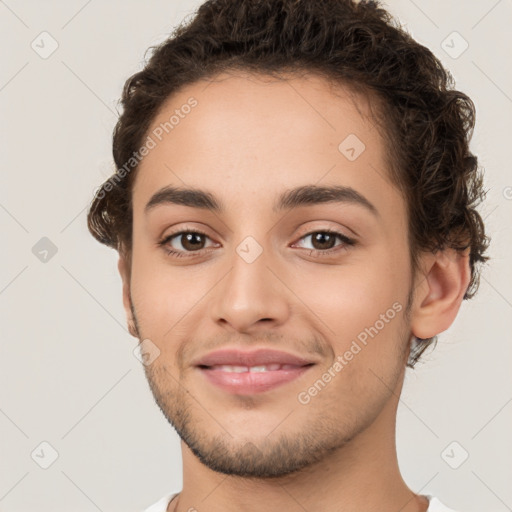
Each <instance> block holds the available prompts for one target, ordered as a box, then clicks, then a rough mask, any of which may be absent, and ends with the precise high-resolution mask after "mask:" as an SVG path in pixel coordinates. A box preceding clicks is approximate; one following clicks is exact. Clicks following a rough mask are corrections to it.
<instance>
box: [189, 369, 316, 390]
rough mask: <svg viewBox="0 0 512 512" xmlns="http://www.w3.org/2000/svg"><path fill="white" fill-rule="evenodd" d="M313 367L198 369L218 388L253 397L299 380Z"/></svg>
mask: <svg viewBox="0 0 512 512" xmlns="http://www.w3.org/2000/svg"><path fill="white" fill-rule="evenodd" d="M312 366H313V365H310V366H298V367H297V368H294V369H287V370H274V371H268V372H242V373H236V372H226V371H222V370H212V369H207V368H198V369H199V371H200V372H201V373H202V374H203V375H204V376H205V378H206V379H208V381H209V382H211V383H212V384H215V385H216V386H217V387H219V388H221V389H223V390H224V391H227V392H228V393H233V394H237V395H252V394H255V393H263V392H265V391H270V390H271V389H275V388H277V387H278V386H281V385H283V384H286V383H287V382H291V381H292V380H295V379H297V378H298V377H300V376H301V375H302V374H303V373H305V372H307V371H308V370H309V369H310V368H311V367H312Z"/></svg>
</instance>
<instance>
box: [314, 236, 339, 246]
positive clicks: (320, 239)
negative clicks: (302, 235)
mask: <svg viewBox="0 0 512 512" xmlns="http://www.w3.org/2000/svg"><path fill="white" fill-rule="evenodd" d="M334 240H335V238H334V236H332V235H331V234H329V233H322V232H321V233H316V235H315V236H313V245H315V247H316V248H318V249H332V247H334V245H333V244H332V242H334ZM317 243H320V247H317V246H316V244H317ZM325 245H327V246H325Z"/></svg>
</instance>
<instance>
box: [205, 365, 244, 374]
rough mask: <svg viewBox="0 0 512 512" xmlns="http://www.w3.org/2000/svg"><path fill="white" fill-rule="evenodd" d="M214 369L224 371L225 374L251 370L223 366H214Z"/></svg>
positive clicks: (241, 367) (242, 367)
mask: <svg viewBox="0 0 512 512" xmlns="http://www.w3.org/2000/svg"><path fill="white" fill-rule="evenodd" d="M214 368H217V369H218V370H222V371H223V372H233V373H243V372H248V371H249V368H248V367H247V366H231V365H227V364H224V365H221V366H214Z"/></svg>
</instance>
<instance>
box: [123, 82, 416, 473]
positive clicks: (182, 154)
mask: <svg viewBox="0 0 512 512" xmlns="http://www.w3.org/2000/svg"><path fill="white" fill-rule="evenodd" d="M190 97H193V98H195V100H196V101H197V105H196V106H195V107H193V108H191V109H189V108H185V109H183V108H182V107H183V105H186V104H187V101H188V100H189V98H190ZM354 101H357V106H356V105H355V104H354ZM176 110H178V111H179V112H180V113H181V115H179V116H178V117H175V118H174V122H175V125H174V128H172V130H169V128H167V129H168V131H169V133H168V134H166V133H165V130H164V131H163V133H162V128H161V123H165V122H168V121H169V119H170V118H171V116H173V114H176V112H175V111H176ZM184 112H189V113H188V114H185V113H184ZM368 115H369V110H368V106H367V104H366V102H365V101H364V100H363V99H362V98H360V97H359V96H354V95H350V94H349V93H348V91H346V90H344V89H342V88H339V89H337V94H333V93H332V91H331V89H330V88H329V86H328V84H327V83H326V82H324V81H323V80H322V79H320V78H316V77H309V78H293V79H290V80H289V81H288V82H287V81H276V80H274V81H268V80H267V81H261V80H259V79H257V78H256V77H255V76H252V77H251V78H249V77H248V76H233V75H224V76H223V79H222V80H220V81H215V82H213V83H211V84H209V85H208V87H205V83H197V84H193V85H191V86H187V87H186V88H184V89H182V91H180V93H179V94H176V95H175V96H173V97H172V98H171V99H170V100H169V101H168V102H167V104H166V105H164V108H163V109H162V110H161V111H160V112H159V114H158V116H157V117H156V118H155V119H154V121H153V124H152V126H151V128H150V130H149V132H148V134H149V135H150V136H151V137H152V139H153V140H154V141H155V142H156V146H155V147H154V148H153V149H151V150H150V152H149V154H148V155H147V156H146V157H145V158H144V160H143V161H142V163H141V164H140V167H139V169H138V171H137V172H138V175H137V179H136V182H135V186H134V190H133V215H134V224H133V253H132V267H131V279H130V282H129V285H130V293H129V295H127V294H126V293H125V305H126V303H127V301H128V302H129V301H130V300H131V306H130V309H131V311H133V313H134V314H135V321H136V325H137V329H138V334H139V337H140V339H141V340H150V342H145V343H146V344H148V343H149V345H148V346H150V347H152V348H151V349H150V352H151V351H154V353H158V352H157V351H156V349H155V347H154V346H156V347H158V350H159V351H160V353H159V355H158V357H157V358H156V359H155V360H154V361H153V362H152V363H151V364H148V365H147V366H145V371H146V375H147V378H148V381H149V384H150V387H151V389H152V392H153V394H154V396H155V399H156V401H157V403H158V405H159V407H160V408H161V409H162V411H163V413H164V414H165V416H166V417H167V419H168V420H169V421H170V422H171V423H172V424H173V425H174V426H175V428H176V429H177V431H178V433H179V434H180V435H181V437H182V438H183V440H184V441H185V442H186V443H187V445H188V446H189V447H190V448H191V450H192V451H193V452H194V453H195V454H196V455H197V456H198V457H199V459H200V460H201V461H203V463H205V464H206V465H207V466H209V467H210V468H212V469H215V470H217V471H221V472H225V473H230V474H238V475H245V476H249V475H252V476H260V477H263V476H272V475H274V476H275V475H283V474H286V473H290V472H292V471H295V470H297V469H300V468H302V467H305V466H307V465H309V464H311V463H313V462H315V461H318V460H320V459H322V458H323V457H324V456H325V454H327V453H330V452H332V450H333V449H336V448H339V447H341V446H342V445H344V444H345V443H347V442H349V441H350V440H351V439H353V438H354V437H355V436H357V434H359V433H360V432H362V431H364V430H365V429H367V428H368V427H370V426H371V425H372V424H375V423H376V422H378V421H379V418H382V417H383V416H384V415H387V417H391V416H392V415H393V414H392V413H390V414H388V413H389V412H390V411H393V410H394V408H396V395H394V394H393V392H395V393H397V392H399V390H400V388H401V383H402V378H403V371H404V366H405V362H406V359H407V354H408V341H409V338H410V335H411V332H410V327H409V323H408V318H407V314H406V311H407V303H408V298H409V294H410V291H411V288H412V274H411V268H410V260H409V248H408V242H407V218H406V207H405V202H404V198H403V197H402V195H401V194H400V192H399V191H398V190H397V189H396V188H395V187H394V186H392V185H391V183H390V181H389V179H388V177H387V176H388V171H387V168H386V164H385V147H384V142H383V140H382V138H381V136H380V134H379V133H378V131H377V129H376V128H375V126H373V124H372V122H371V121H370V119H369V118H368ZM178 118H179V121H178V122H176V119H178ZM159 127H160V128H159ZM167 127H169V125H167ZM155 134H158V136H156V135H155ZM159 138H161V139H162V140H161V141H160V140H159ZM363 144H364V146H363ZM308 186H315V187H334V186H336V187H339V189H341V188H342V187H345V188H346V189H352V191H355V192H356V193H357V194H358V195H359V197H360V198H364V200H366V202H367V203H368V204H371V205H373V207H370V206H369V205H368V204H366V205H365V204H363V202H364V200H362V199H360V200H359V201H358V200H355V199H354V197H355V196H356V194H354V193H353V192H349V193H348V194H347V193H345V194H344V195H343V197H341V198H338V199H339V200H336V201H331V202H315V201H311V200H310V201H309V202H306V203H304V202H302V203H301V204H299V205H297V204H294V205H292V206H293V207H289V206H290V201H288V203H287V204H285V205H284V206H285V207H283V208H280V209H279V208H276V205H277V204H278V203H279V200H280V198H281V196H282V195H283V194H286V193H287V191H290V190H291V189H295V188H297V187H308ZM165 187H175V188H179V189H184V188H194V189H199V190H202V191H204V192H207V193H208V194H211V197H214V198H215V199H216V201H217V202H218V203H219V205H220V206H221V207H222V208H221V209H219V210H218V211H211V210H209V209H207V208H199V207H193V206H185V205H184V204H175V203H173V202H170V201H164V202H156V203H155V204H154V205H153V206H152V207H150V208H148V209H146V205H147V204H148V202H149V201H150V200H151V199H152V198H153V196H154V195H155V194H156V193H158V192H159V191H161V189H163V188H165ZM175 197H176V196H175ZM188 197H189V199H190V197H191V196H188ZM297 197H299V196H298V195H295V198H297ZM292 198H293V196H292ZM160 199H162V196H160ZM288 199H290V196H289V197H288ZM203 204H204V203H203ZM287 205H288V208H286V206H287ZM190 231H199V232H200V233H203V235H201V234H200V235H194V234H188V235H187V233H189V232H190ZM326 231H331V232H335V233H326ZM180 232H185V233H184V234H178V235H177V236H175V237H174V238H171V239H169V237H170V236H171V235H173V234H177V233H180ZM336 233H339V235H340V236H338V235H337V234H336ZM164 239H167V242H166V243H165V244H164V245H159V242H160V241H162V240H164ZM347 239H348V240H350V241H351V242H347ZM169 249H170V250H174V251H177V252H178V253H179V255H181V256H177V255H173V254H169V253H168V251H169ZM225 349H233V350H235V351H236V350H238V351H240V352H243V353H247V352H251V353H252V352H253V351H255V350H256V349H270V350H279V351H282V352H285V353H287V354H291V355H293V356H298V357H299V358H302V359H303V360H304V361H306V362H308V363H310V365H309V366H300V365H293V364H292V365H291V366H289V367H285V369H283V368H282V367H281V369H274V368H276V367H269V366H268V364H270V363H272V362H274V363H275V364H279V361H280V359H279V357H281V356H279V355H276V354H274V356H275V358H274V359H273V358H272V355H271V356H268V354H267V358H268V357H269V360H268V364H266V365H265V364H254V365H253V366H260V367H261V366H263V368H252V369H250V370H252V371H249V372H247V371H246V370H245V369H244V368H243V367H244V366H246V365H245V364H244V363H243V361H242V359H240V361H241V363H240V364H239V365H236V362H235V365H236V366H241V367H242V368H234V367H233V365H231V366H230V367H221V366H219V365H218V364H214V362H212V360H210V361H207V363H208V364H205V365H204V366H202V367H201V366H198V365H197V364H198V362H199V361H200V360H201V359H202V358H204V357H205V356H207V355H208V354H210V353H211V352H213V351H217V350H225ZM230 357H231V360H232V359H233V357H234V358H236V357H237V356H236V354H235V355H234V356H233V355H231V356H230ZM240 357H242V356H240ZM221 362H222V361H221ZM223 362H224V363H226V361H225V360H223ZM259 362H260V363H261V361H259ZM203 363H204V361H203ZM228 363H229V361H228ZM336 363H338V364H336ZM286 368H287V369H286ZM258 370H260V371H258ZM239 372H240V373H239ZM326 375H327V376H326ZM329 376H330V378H329ZM258 383H259V384H258Z"/></svg>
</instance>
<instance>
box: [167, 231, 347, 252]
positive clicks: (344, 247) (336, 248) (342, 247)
mask: <svg viewBox="0 0 512 512" xmlns="http://www.w3.org/2000/svg"><path fill="white" fill-rule="evenodd" d="M189 233H195V234H198V235H202V236H205V237H207V238H209V237H208V235H207V234H206V233H203V232H202V231H198V230H195V229H187V230H183V231H178V232H176V233H172V234H170V235H168V236H166V237H165V238H164V239H163V240H160V241H159V242H158V245H159V246H160V247H162V248H163V250H164V251H165V252H166V253H167V255H168V256H172V257H176V258H190V257H193V256H194V255H195V254H198V253H199V254H200V253H201V251H204V250H205V249H200V250H198V251H187V252H185V253H184V252H182V251H176V250H174V249H170V248H169V247H168V245H167V244H168V243H169V242H170V241H171V240H172V239H173V238H175V237H177V236H179V235H184V234H189ZM317 233H328V234H331V235H336V236H337V237H338V238H339V239H340V240H341V241H342V242H343V243H342V244H341V245H338V246H334V247H331V248H330V249H325V250H323V251H322V250H320V249H309V254H310V255H311V254H315V255H316V256H320V257H324V256H332V255H333V253H337V252H339V251H343V250H347V246H354V245H356V243H357V242H356V241H355V240H354V239H352V238H349V237H347V236H345V235H343V234H342V233H339V232H338V231H334V230H331V229H322V230H316V231H310V232H309V233H306V234H305V235H302V236H301V237H300V238H299V240H302V239H303V238H306V237H308V236H311V235H314V234H317Z"/></svg>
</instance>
